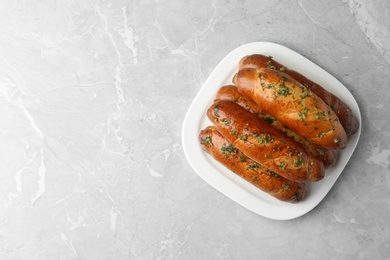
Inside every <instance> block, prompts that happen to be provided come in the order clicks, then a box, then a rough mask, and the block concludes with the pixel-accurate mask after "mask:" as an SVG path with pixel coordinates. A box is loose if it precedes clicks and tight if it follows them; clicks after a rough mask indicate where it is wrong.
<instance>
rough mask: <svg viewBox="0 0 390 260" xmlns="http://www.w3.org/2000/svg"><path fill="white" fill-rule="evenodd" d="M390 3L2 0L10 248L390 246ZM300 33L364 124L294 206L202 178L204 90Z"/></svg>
mask: <svg viewBox="0 0 390 260" xmlns="http://www.w3.org/2000/svg"><path fill="white" fill-rule="evenodd" d="M389 10H390V2H389V1H386V0H381V1H380V0H378V1H369V0H349V1H346V0H343V1H341V0H338V1H337V0H329V1H309V0H297V1H288V0H284V1H283V0H279V1H271V0H267V1H249V0H248V1H234V0H226V1H212V0H210V1H206V0H202V1H124V0H120V1H99V0H96V1H50V0H46V1H2V2H1V3H0V115H1V119H0V158H1V159H0V259H15V260H16V259H39V260H42V259H62V260H65V259H94V260H96V259H271V258H274V259H389V258H390V230H389V220H390V191H389V187H390V170H389V169H390V147H389V143H390V134H389V133H390V120H389V111H390V102H389V100H390V91H389V82H390V29H389V28H390V18H389V17H390V13H389V12H390V11H389ZM254 41H270V42H275V43H278V44H282V45H284V46H287V47H289V48H291V49H293V50H295V51H296V52H298V53H300V54H302V55H304V56H305V57H307V58H308V59H310V60H311V61H313V62H315V63H316V64H318V65H319V66H321V67H322V68H324V69H325V70H326V71H328V72H329V73H331V74H332V75H333V76H334V77H336V78H337V79H338V80H340V81H341V82H342V83H343V84H344V85H345V86H346V87H347V88H348V89H349V91H350V92H351V93H352V94H353V96H354V97H355V99H356V100H357V102H358V104H359V107H360V110H361V113H362V122H363V124H362V134H361V138H360V142H359V144H358V146H357V148H356V150H355V153H354V154H353V156H352V158H351V160H350V161H349V163H348V164H347V166H346V168H345V169H344V171H343V172H342V174H341V176H340V177H339V179H338V181H337V182H336V184H335V185H334V186H333V188H332V189H331V190H330V192H329V193H328V194H327V196H326V197H325V199H324V200H323V201H322V202H321V203H320V204H319V205H318V206H317V207H315V208H314V209H313V210H312V211H310V212H309V213H307V214H305V215H304V216H302V217H299V218H296V219H294V220H289V221H277V220H272V219H268V218H265V217H262V216H259V215H257V214H255V213H253V212H251V211H249V210H247V209H245V208H244V207H242V206H241V205H239V204H237V203H235V202H233V201H232V200H230V199H229V198H227V197H226V196H224V195H223V194H221V193H220V192H219V191H217V190H215V189H214V188H212V187H211V186H210V185H208V184H207V183H206V182H205V181H203V180H202V179H201V178H200V177H199V176H198V175H197V173H196V172H195V171H194V170H193V169H192V168H191V167H190V165H189V163H188V162H187V159H186V157H185V155H184V152H183V146H182V140H181V129H182V124H183V119H184V116H185V113H186V111H187V109H188V108H189V105H190V103H191V101H192V100H193V98H194V97H195V95H196V94H197V92H198V91H199V89H200V88H201V87H202V84H203V83H204V82H205V80H206V79H207V77H208V76H209V74H210V73H211V71H212V70H213V69H214V68H215V66H216V65H217V64H218V63H219V61H220V60H221V59H222V58H223V57H224V56H225V55H227V54H228V53H229V52H230V51H232V50H233V49H235V48H237V47H238V46H240V45H242V44H245V43H248V42H254Z"/></svg>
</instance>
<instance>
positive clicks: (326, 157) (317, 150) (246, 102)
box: [215, 85, 336, 168]
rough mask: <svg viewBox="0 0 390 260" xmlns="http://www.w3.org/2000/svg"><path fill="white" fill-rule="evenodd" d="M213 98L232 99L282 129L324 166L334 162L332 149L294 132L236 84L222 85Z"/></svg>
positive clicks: (326, 166) (334, 155)
mask: <svg viewBox="0 0 390 260" xmlns="http://www.w3.org/2000/svg"><path fill="white" fill-rule="evenodd" d="M215 99H216V100H230V101H234V102H236V103H237V104H238V105H240V106H242V107H244V108H245V109H247V110H248V111H250V112H252V113H254V114H256V115H257V116H258V117H260V118H261V119H263V120H265V121H266V122H267V123H269V124H271V125H272V126H273V127H275V128H276V129H278V130H279V131H282V132H283V133H284V134H286V135H287V136H289V137H290V138H292V139H293V140H295V141H297V142H298V143H300V144H302V145H303V146H304V147H305V148H306V150H307V151H308V152H309V153H311V154H312V155H313V156H315V157H316V158H318V159H320V160H321V161H322V162H323V163H324V166H325V168H328V167H330V166H332V165H333V164H334V163H335V162H336V154H335V152H334V151H333V150H328V149H325V148H323V147H320V146H318V145H316V144H313V143H312V142H310V141H309V140H308V139H307V138H305V137H303V136H301V135H299V134H297V133H295V132H294V131H292V130H291V129H289V128H288V127H286V126H284V125H283V124H282V123H281V122H280V121H278V120H277V119H276V118H274V117H273V116H271V115H270V114H268V113H266V112H264V111H263V109H262V108H261V106H259V105H258V104H257V103H256V102H254V101H253V100H251V99H250V98H248V97H246V96H244V95H243V94H241V93H240V92H239V91H238V89H237V87H236V86H234V85H226V86H222V87H221V88H220V89H219V90H218V92H217V94H216V96H215Z"/></svg>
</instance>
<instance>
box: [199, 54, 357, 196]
mask: <svg viewBox="0 0 390 260" xmlns="http://www.w3.org/2000/svg"><path fill="white" fill-rule="evenodd" d="M206 115H207V117H208V119H209V120H210V121H211V122H212V125H209V126H206V127H205V128H204V129H202V130H201V131H200V132H199V136H198V140H199V142H200V144H201V146H202V148H203V150H204V151H206V152H207V153H208V154H210V155H211V156H212V157H213V158H214V159H215V160H216V161H218V162H219V163H220V164H222V165H223V166H225V167H226V168H227V169H229V170H230V171H232V172H234V173H235V174H237V175H239V176H241V177H242V178H243V179H245V180H246V181H248V182H249V183H251V184H252V185H254V186H255V187H257V188H259V189H260V190H262V191H264V192H266V193H268V194H270V195H271V196H273V197H275V198H277V199H279V200H281V201H286V202H293V203H295V202H299V201H302V200H303V199H305V198H306V197H307V196H309V195H308V194H309V193H308V185H307V182H319V181H321V180H322V179H323V178H324V176H325V175H326V169H328V168H331V167H332V166H333V165H334V164H335V162H336V157H337V156H336V151H338V150H341V149H344V148H345V147H346V145H347V140H348V138H349V137H350V136H352V135H354V134H356V133H357V131H358V130H359V121H358V119H357V118H356V116H355V115H354V114H353V112H352V109H351V108H350V107H349V106H348V105H347V104H346V103H344V102H343V101H342V100H341V99H340V98H339V97H337V96H336V95H334V94H332V93H330V92H329V91H327V90H326V89H325V88H323V87H322V86H320V85H319V84H317V83H315V82H313V81H311V80H310V79H308V78H306V77H305V76H303V75H302V74H300V73H299V72H297V71H295V70H293V68H287V67H286V66H283V65H282V64H280V63H279V62H277V61H276V60H274V59H273V58H272V57H270V56H267V55H262V54H252V55H246V56H244V57H243V58H242V59H241V60H240V61H239V64H238V70H237V71H236V73H235V75H234V77H233V78H232V84H231V85H224V86H221V87H220V88H219V90H218V92H217V94H216V95H215V97H214V101H213V102H212V104H210V106H209V108H208V110H207V112H206Z"/></svg>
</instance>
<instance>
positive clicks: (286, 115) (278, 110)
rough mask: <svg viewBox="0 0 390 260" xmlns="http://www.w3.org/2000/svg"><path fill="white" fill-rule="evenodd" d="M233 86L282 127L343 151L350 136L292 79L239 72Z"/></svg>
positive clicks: (267, 73)
mask: <svg viewBox="0 0 390 260" xmlns="http://www.w3.org/2000/svg"><path fill="white" fill-rule="evenodd" d="M233 81H234V84H235V85H236V86H237V88H238V90H239V91H240V92H241V93H242V94H244V95H245V96H248V97H249V98H251V99H252V100H253V101H255V102H256V103H257V104H259V105H260V106H261V107H262V109H263V110H264V111H265V112H267V113H269V114H270V115H272V116H273V117H275V118H276V119H277V120H278V121H280V122H281V123H282V124H283V125H285V126H287V127H288V128H290V129H291V130H293V131H294V132H296V133H299V134H300V135H302V136H304V137H306V138H307V139H309V140H310V141H311V142H313V143H315V144H317V145H319V146H322V147H324V148H327V149H342V148H344V147H345V146H346V143H347V135H346V133H345V130H344V128H343V127H342V125H341V124H340V122H339V118H338V117H337V115H336V114H335V113H334V111H333V110H332V109H331V108H330V107H329V106H328V105H327V104H326V103H325V102H324V101H323V100H322V99H321V98H319V97H318V96H317V95H315V94H314V93H313V92H312V91H310V90H309V89H308V88H306V87H305V86H303V85H302V84H301V83H299V82H298V81H297V80H295V79H294V78H292V77H291V76H289V75H287V74H285V73H283V72H281V71H277V70H274V69H270V68H255V69H253V68H247V69H241V70H239V71H238V72H237V74H236V75H235V77H234V79H233Z"/></svg>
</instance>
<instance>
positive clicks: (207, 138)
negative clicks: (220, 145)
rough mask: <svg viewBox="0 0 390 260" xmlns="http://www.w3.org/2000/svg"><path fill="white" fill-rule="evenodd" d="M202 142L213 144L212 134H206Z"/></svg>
mask: <svg viewBox="0 0 390 260" xmlns="http://www.w3.org/2000/svg"><path fill="white" fill-rule="evenodd" d="M202 142H203V143H205V144H208V145H213V143H212V142H211V136H206V137H205V138H203V139H202Z"/></svg>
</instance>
